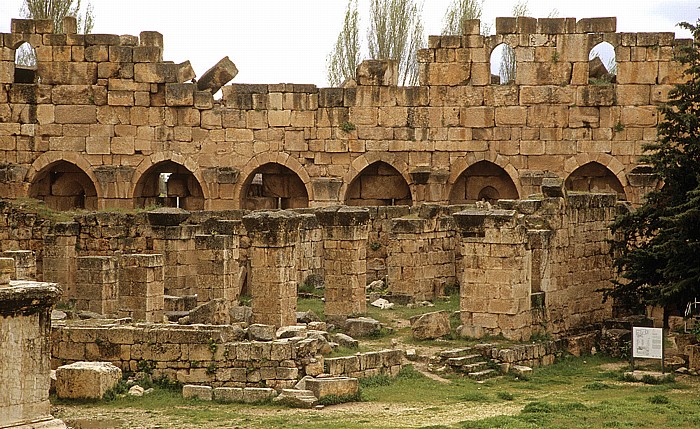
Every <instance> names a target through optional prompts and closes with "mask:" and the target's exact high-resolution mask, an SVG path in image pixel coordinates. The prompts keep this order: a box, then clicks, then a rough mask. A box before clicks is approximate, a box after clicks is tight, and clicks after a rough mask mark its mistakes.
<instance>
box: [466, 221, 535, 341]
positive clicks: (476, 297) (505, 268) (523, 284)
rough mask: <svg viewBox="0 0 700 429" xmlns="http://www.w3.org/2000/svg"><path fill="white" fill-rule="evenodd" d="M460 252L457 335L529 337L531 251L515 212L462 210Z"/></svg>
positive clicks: (524, 229)
mask: <svg viewBox="0 0 700 429" xmlns="http://www.w3.org/2000/svg"><path fill="white" fill-rule="evenodd" d="M454 218H455V223H456V226H457V230H458V232H459V235H460V236H461V237H462V239H461V240H460V242H459V252H460V255H461V257H462V259H461V260H462V263H461V267H460V268H461V270H460V272H458V273H457V278H458V279H459V283H460V310H461V320H462V330H461V332H460V334H461V335H465V336H469V337H476V338H480V337H483V336H484V335H498V334H503V335H504V336H505V337H506V338H508V339H512V340H527V339H529V338H530V334H531V329H532V328H531V325H532V314H531V312H530V265H531V252H529V251H528V250H527V247H526V246H527V229H526V227H525V226H523V225H520V224H519V222H518V216H517V214H516V212H515V211H514V210H489V211H484V210H465V211H462V212H459V213H455V214H454Z"/></svg>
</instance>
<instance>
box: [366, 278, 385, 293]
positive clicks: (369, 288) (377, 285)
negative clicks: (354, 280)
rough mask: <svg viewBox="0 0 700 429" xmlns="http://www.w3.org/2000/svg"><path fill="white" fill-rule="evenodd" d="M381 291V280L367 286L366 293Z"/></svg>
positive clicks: (382, 284)
mask: <svg viewBox="0 0 700 429" xmlns="http://www.w3.org/2000/svg"><path fill="white" fill-rule="evenodd" d="M382 290H384V281H382V280H375V281H373V282H372V283H370V284H368V285H367V291H368V292H379V291H382Z"/></svg>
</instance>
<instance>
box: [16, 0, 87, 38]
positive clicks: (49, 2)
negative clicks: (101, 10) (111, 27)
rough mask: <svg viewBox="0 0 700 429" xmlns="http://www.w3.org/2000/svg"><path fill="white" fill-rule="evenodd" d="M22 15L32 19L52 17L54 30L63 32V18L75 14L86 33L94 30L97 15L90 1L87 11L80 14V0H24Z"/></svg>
mask: <svg viewBox="0 0 700 429" xmlns="http://www.w3.org/2000/svg"><path fill="white" fill-rule="evenodd" d="M21 13H22V16H24V17H25V18H30V19H50V20H52V21H53V25H54V31H55V32H56V33H63V18H65V17H66V16H74V17H76V18H77V19H78V30H79V31H82V32H83V33H84V34H87V33H90V32H92V28H93V27H94V25H95V15H94V14H93V7H92V5H91V4H90V3H88V4H87V7H86V8H85V13H84V14H83V15H82V16H81V15H80V0H24V4H23V5H22V10H21Z"/></svg>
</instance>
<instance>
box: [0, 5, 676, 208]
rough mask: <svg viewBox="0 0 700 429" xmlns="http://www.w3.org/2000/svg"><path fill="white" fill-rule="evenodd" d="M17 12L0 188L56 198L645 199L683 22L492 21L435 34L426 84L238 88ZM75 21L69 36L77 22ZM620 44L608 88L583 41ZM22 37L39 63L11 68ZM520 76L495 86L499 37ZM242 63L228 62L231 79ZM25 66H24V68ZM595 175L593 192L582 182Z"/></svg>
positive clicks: (202, 203) (5, 53) (376, 68)
mask: <svg viewBox="0 0 700 429" xmlns="http://www.w3.org/2000/svg"><path fill="white" fill-rule="evenodd" d="M52 27H53V25H52V24H51V23H50V22H48V21H32V20H13V21H12V26H11V28H12V32H11V33H8V34H3V35H2V36H3V37H2V47H1V50H2V57H1V58H0V84H1V85H2V86H1V88H0V177H2V178H3V180H1V181H0V196H3V197H22V196H31V197H37V198H40V199H43V200H45V201H47V203H48V204H49V205H51V206H52V207H55V208H57V209H66V208H70V207H75V206H77V207H85V208H88V209H90V208H95V207H97V208H106V207H132V206H137V207H143V206H150V205H152V204H161V205H171V206H172V205H178V206H180V207H183V208H185V209H190V210H199V209H203V208H206V209H215V210H219V209H236V208H262V207H264V208H293V207H303V206H306V205H310V206H324V205H331V204H337V203H342V202H347V203H350V204H353V205H357V204H360V205H395V204H415V203H422V202H434V203H442V204H445V203H460V204H461V203H465V202H467V203H468V202H473V201H475V200H478V199H482V198H487V199H492V198H516V197H517V198H525V197H527V196H528V195H530V194H532V193H536V192H538V186H539V184H540V182H541V180H540V179H541V178H542V177H545V176H548V175H549V176H551V175H555V176H557V177H559V178H561V179H564V180H566V182H567V186H569V187H570V188H571V189H573V190H578V191H580V190H587V191H614V192H617V193H618V194H619V195H620V196H621V197H624V198H626V199H628V200H630V201H632V202H633V203H638V202H639V201H640V198H641V196H642V195H643V193H644V191H645V190H648V189H650V188H652V187H654V186H655V185H656V183H655V181H654V180H653V178H650V177H649V175H648V174H644V171H643V170H640V169H636V167H637V162H638V161H637V160H638V157H639V155H640V154H641V153H642V149H641V147H642V145H643V144H644V143H648V142H651V141H653V140H654V138H655V136H656V131H655V126H656V124H657V121H658V115H657V111H656V106H657V105H658V104H659V103H661V102H663V101H664V100H665V99H666V98H667V95H668V92H669V90H670V89H671V88H672V84H674V83H677V82H680V81H682V80H683V79H684V78H683V77H682V76H681V74H680V69H679V67H678V64H676V63H675V62H673V61H672V58H673V54H674V50H675V49H676V47H677V46H679V45H682V44H687V43H689V41H683V40H675V39H674V35H673V33H616V21H615V19H614V18H593V19H582V20H579V21H576V20H575V19H571V18H543V19H539V20H537V19H534V18H528V17H520V18H517V19H516V18H499V19H498V20H497V24H496V33H497V34H496V35H493V36H487V37H484V36H482V35H480V34H479V22H478V21H470V22H469V23H468V24H467V25H466V26H465V28H464V33H463V34H462V35H456V36H431V37H430V39H429V44H428V48H427V49H424V50H422V51H421V52H420V53H419V55H418V62H419V63H420V64H419V66H420V69H421V79H420V86H417V87H397V86H396V74H395V73H394V65H392V64H391V63H387V62H372V61H369V62H366V63H364V64H363V65H362V66H360V68H359V69H358V73H357V77H356V83H357V86H356V87H348V88H320V89H319V88H317V87H315V86H314V85H297V84H274V85H239V84H233V85H227V86H224V87H223V89H222V92H223V98H222V99H221V100H220V101H215V100H214V99H213V97H212V92H216V91H215V90H216V89H218V87H219V86H220V84H222V83H225V82H213V83H212V81H211V79H202V78H200V79H199V81H198V83H197V84H195V83H192V82H190V80H191V79H192V78H194V77H195V76H194V73H193V71H192V68H191V67H190V65H189V63H187V62H185V63H182V64H172V63H168V62H164V61H163V57H162V52H163V49H162V48H163V38H162V36H161V35H160V34H158V33H155V32H142V33H141V34H140V37H136V36H129V35H126V36H117V35H106V34H90V35H80V34H74V31H75V25H74V22H70V21H69V22H68V23H67V25H65V26H64V27H65V28H67V29H68V31H67V33H68V34H54V32H53V28H52ZM71 30H72V31H71ZM601 41H607V42H609V43H610V44H611V45H612V46H613V47H614V48H615V57H616V60H617V75H616V81H615V83H610V84H608V83H605V82H603V83H601V82H598V83H589V76H590V75H591V71H592V70H591V67H590V66H589V53H590V50H591V48H592V47H593V46H594V45H595V44H596V43H598V42H601ZM23 42H28V43H30V44H31V45H32V47H33V48H34V49H35V51H36V54H37V60H38V67H37V70H36V73H31V72H30V73H29V75H27V73H26V70H21V69H20V68H17V67H16V66H15V64H14V56H15V50H16V49H17V48H18V47H19V46H20V45H21V44H22V43H23ZM502 42H503V43H507V44H508V45H509V46H511V47H512V48H513V49H514V52H515V58H516V65H517V68H516V76H515V79H514V82H512V83H511V84H508V85H499V84H496V83H491V82H492V78H491V73H490V61H491V53H492V51H493V49H494V48H495V47H496V45H498V44H499V43H502ZM231 66H232V64H230V65H227V64H224V65H221V64H220V65H218V66H217V67H219V68H222V69H226V71H227V72H229V73H228V74H227V76H229V77H231V76H233V75H235V73H233V71H235V67H233V69H231ZM27 76H29V79H27ZM583 188H585V189H583Z"/></svg>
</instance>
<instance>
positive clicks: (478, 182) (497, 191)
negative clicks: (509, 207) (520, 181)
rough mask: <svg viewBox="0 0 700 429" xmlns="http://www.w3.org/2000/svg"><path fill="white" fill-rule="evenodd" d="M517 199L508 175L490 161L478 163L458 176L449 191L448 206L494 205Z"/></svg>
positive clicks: (516, 191)
mask: <svg viewBox="0 0 700 429" xmlns="http://www.w3.org/2000/svg"><path fill="white" fill-rule="evenodd" d="M517 198H518V189H517V188H516V186H515V183H513V179H511V178H510V176H509V175H508V173H507V172H506V171H505V170H504V169H502V168H501V167H499V166H498V165H496V164H494V163H493V162H490V161H479V162H477V163H476V164H474V165H471V166H470V167H469V168H467V169H466V170H464V172H463V173H462V174H460V175H459V177H458V178H457V180H456V181H455V183H454V185H453V186H452V190H451V191H450V204H472V203H475V202H477V201H488V202H490V203H495V202H496V201H498V200H501V199H506V200H512V199H517Z"/></svg>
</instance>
